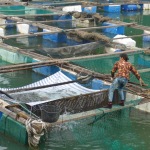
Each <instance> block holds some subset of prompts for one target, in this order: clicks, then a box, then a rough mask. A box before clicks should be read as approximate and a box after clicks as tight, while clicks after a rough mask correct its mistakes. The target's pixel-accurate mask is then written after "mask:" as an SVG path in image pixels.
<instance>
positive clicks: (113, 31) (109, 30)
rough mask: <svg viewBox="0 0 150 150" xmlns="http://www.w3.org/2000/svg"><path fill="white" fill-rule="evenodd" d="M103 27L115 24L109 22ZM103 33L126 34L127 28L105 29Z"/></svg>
mask: <svg viewBox="0 0 150 150" xmlns="http://www.w3.org/2000/svg"><path fill="white" fill-rule="evenodd" d="M102 25H103V26H113V25H115V24H112V23H109V22H104V23H103V24H102ZM102 31H103V32H107V33H113V34H121V35H123V34H124V31H125V28H124V26H119V27H112V28H105V29H103V30H102Z"/></svg>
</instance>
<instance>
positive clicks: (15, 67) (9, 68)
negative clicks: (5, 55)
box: [0, 59, 63, 73]
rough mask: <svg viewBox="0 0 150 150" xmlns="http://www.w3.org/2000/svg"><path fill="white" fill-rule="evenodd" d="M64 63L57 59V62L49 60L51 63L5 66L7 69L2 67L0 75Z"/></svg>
mask: <svg viewBox="0 0 150 150" xmlns="http://www.w3.org/2000/svg"><path fill="white" fill-rule="evenodd" d="M62 63H63V62H62V61H61V60H57V59H55V60H49V61H45V62H35V63H28V64H19V65H9V66H5V67H0V73H6V72H14V71H19V70H27V69H33V68H39V67H45V66H48V65H58V64H62Z"/></svg>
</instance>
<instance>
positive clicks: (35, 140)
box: [25, 118, 47, 147]
mask: <svg viewBox="0 0 150 150" xmlns="http://www.w3.org/2000/svg"><path fill="white" fill-rule="evenodd" d="M25 125H26V130H27V133H28V144H29V146H30V147H38V145H39V142H40V138H41V136H43V135H44V131H47V129H46V124H45V123H44V122H43V121H41V120H33V119H31V118H29V119H27V120H26V123H25ZM38 126H40V128H38ZM36 127H37V128H36Z"/></svg>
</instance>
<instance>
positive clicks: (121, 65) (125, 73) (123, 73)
mask: <svg viewBox="0 0 150 150" xmlns="http://www.w3.org/2000/svg"><path fill="white" fill-rule="evenodd" d="M117 70H118V72H117V74H116V77H125V78H127V79H128V80H129V78H130V71H131V72H132V73H133V74H134V75H135V76H136V78H137V79H138V80H139V79H140V75H139V73H138V71H137V70H136V69H135V67H134V66H133V65H132V64H131V63H130V62H126V61H125V60H124V59H123V58H121V59H120V60H119V61H117V62H116V63H115V64H114V67H113V69H112V74H114V73H115V72H116V71H117Z"/></svg>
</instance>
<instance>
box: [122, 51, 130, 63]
mask: <svg viewBox="0 0 150 150" xmlns="http://www.w3.org/2000/svg"><path fill="white" fill-rule="evenodd" d="M120 57H122V58H123V59H124V60H126V61H127V60H129V58H128V55H127V54H126V53H122V54H120Z"/></svg>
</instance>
